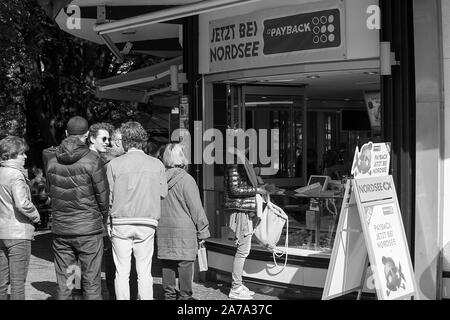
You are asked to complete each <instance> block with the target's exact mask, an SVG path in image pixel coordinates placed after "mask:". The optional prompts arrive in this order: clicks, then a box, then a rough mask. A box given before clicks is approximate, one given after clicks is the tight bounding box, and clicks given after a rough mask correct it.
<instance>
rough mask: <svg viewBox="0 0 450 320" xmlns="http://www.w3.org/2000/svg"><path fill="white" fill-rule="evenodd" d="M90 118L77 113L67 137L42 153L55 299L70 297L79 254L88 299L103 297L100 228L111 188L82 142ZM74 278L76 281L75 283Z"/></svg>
mask: <svg viewBox="0 0 450 320" xmlns="http://www.w3.org/2000/svg"><path fill="white" fill-rule="evenodd" d="M88 129H89V127H88V122H87V121H86V119H84V118H82V117H79V116H76V117H72V118H71V119H70V120H69V122H68V123H67V131H66V133H67V138H66V139H64V140H63V141H62V143H61V145H59V146H58V147H57V148H56V149H55V148H53V149H46V150H44V152H43V158H44V164H45V171H46V176H47V184H48V190H49V195H50V197H51V199H52V218H53V221H52V232H53V234H54V238H53V251H54V255H55V271H56V279H57V282H58V289H57V292H58V299H60V300H67V299H70V298H71V294H72V289H73V279H72V277H73V275H75V276H77V272H76V271H77V268H78V267H77V263H76V261H77V258H78V260H79V262H80V265H81V284H82V289H83V297H84V299H86V300H101V299H102V295H101V263H102V253H103V235H102V233H103V228H104V222H106V218H107V215H108V204H109V188H108V181H107V178H106V171H105V168H104V166H103V161H102V160H101V158H100V156H99V155H98V153H96V152H95V151H92V150H90V149H89V147H88V146H87V144H86V138H87V136H88V132H89V131H88ZM75 283H76V282H75Z"/></svg>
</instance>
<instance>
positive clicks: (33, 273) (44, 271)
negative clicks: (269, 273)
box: [25, 230, 279, 300]
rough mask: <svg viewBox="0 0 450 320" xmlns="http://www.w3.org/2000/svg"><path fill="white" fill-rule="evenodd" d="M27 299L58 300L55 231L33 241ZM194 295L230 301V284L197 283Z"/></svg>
mask: <svg viewBox="0 0 450 320" xmlns="http://www.w3.org/2000/svg"><path fill="white" fill-rule="evenodd" d="M158 269H159V268H158V267H157V266H156V267H155V268H154V270H153V271H154V272H153V276H154V285H153V289H154V297H155V299H157V300H161V299H163V291H162V286H161V272H160V270H158ZM25 289H26V299H27V300H55V299H56V277H55V269H54V265H53V253H52V234H51V232H50V231H48V230H45V231H37V232H36V236H35V241H33V242H32V250H31V260H30V268H29V272H28V277H27V282H26V288H25ZM102 290H103V292H104V294H103V296H104V297H108V295H107V291H106V284H105V274H104V272H102ZM193 291H194V298H196V299H199V300H230V299H229V298H228V291H229V285H228V284H223V283H213V282H201V283H199V282H194V286H193ZM255 299H256V300H279V299H278V298H277V297H274V296H270V295H264V294H258V293H256V294H255Z"/></svg>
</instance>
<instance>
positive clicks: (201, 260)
mask: <svg viewBox="0 0 450 320" xmlns="http://www.w3.org/2000/svg"><path fill="white" fill-rule="evenodd" d="M197 256H198V268H199V270H200V271H208V258H207V256H206V247H205V244H204V243H203V242H200V243H199V244H198V253H197Z"/></svg>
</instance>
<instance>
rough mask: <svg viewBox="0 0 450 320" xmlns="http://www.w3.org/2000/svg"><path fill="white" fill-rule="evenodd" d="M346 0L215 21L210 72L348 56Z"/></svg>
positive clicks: (210, 31)
mask: <svg viewBox="0 0 450 320" xmlns="http://www.w3.org/2000/svg"><path fill="white" fill-rule="evenodd" d="M343 12H344V3H343V1H319V2H314V3H308V4H303V5H298V6H285V7H279V8H274V9H268V10H262V11H257V12H253V13H251V14H247V15H242V16H236V17H231V18H225V19H220V20H213V21H210V28H209V69H210V72H221V71H230V70H236V69H242V68H252V67H262V66H278V65H283V64H292V63H304V62H311V61H325V60H342V59H345V58H346V48H345V32H344V31H345V29H344V26H345V21H344V15H343Z"/></svg>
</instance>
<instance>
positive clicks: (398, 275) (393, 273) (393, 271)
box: [381, 256, 406, 296]
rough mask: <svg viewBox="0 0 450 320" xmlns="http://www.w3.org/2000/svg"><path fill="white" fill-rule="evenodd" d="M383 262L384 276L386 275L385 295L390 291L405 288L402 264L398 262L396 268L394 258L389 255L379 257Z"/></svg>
mask: <svg viewBox="0 0 450 320" xmlns="http://www.w3.org/2000/svg"><path fill="white" fill-rule="evenodd" d="M381 262H383V264H384V276H385V277H386V287H387V290H386V295H387V296H389V294H391V292H393V291H397V290H398V289H400V288H402V289H403V290H404V289H406V285H405V282H406V279H405V275H404V274H403V272H402V265H401V264H400V262H399V263H398V268H397V266H396V265H395V262H394V260H393V259H392V258H391V257H385V256H383V258H382V259H381Z"/></svg>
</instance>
